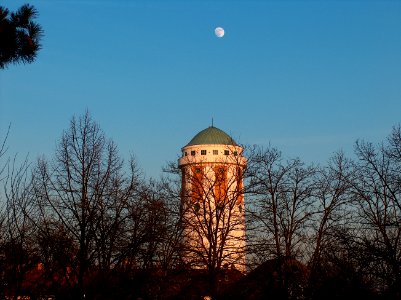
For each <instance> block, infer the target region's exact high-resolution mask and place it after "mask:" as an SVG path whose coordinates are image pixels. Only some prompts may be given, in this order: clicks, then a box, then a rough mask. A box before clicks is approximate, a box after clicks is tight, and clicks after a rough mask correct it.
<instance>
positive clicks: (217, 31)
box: [214, 27, 224, 38]
mask: <svg viewBox="0 0 401 300" xmlns="http://www.w3.org/2000/svg"><path fill="white" fill-rule="evenodd" d="M214 34H215V35H216V36H217V37H218V38H222V37H223V36H224V29H223V28H221V27H217V28H216V29H215V30H214Z"/></svg>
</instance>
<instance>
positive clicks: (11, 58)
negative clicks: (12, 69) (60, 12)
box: [0, 4, 43, 69]
mask: <svg viewBox="0 0 401 300" xmlns="http://www.w3.org/2000/svg"><path fill="white" fill-rule="evenodd" d="M37 15H38V12H37V10H36V9H35V7H34V6H32V5H29V4H25V5H23V6H21V7H20V8H19V9H18V10H17V11H16V12H12V13H10V11H9V10H8V9H7V8H5V7H2V6H0V69H3V68H5V67H6V66H7V65H8V64H10V63H14V64H15V63H32V62H33V61H34V60H35V58H36V56H37V53H38V51H39V50H40V48H41V44H40V40H41V38H42V35H43V30H42V27H41V26H40V25H39V24H37V23H36V22H34V19H35V18H36V17H37Z"/></svg>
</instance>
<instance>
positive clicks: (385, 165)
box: [353, 126, 401, 297]
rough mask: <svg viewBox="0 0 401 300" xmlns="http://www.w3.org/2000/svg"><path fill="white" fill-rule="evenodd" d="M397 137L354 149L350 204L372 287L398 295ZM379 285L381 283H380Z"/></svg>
mask: <svg viewBox="0 0 401 300" xmlns="http://www.w3.org/2000/svg"><path fill="white" fill-rule="evenodd" d="M400 137H401V134H400V126H398V127H395V128H394V129H393V132H392V134H391V135H390V136H389V138H388V140H387V143H382V144H381V145H378V146H374V145H373V144H372V143H368V142H364V141H358V142H357V143H356V146H355V151H356V154H357V155H358V159H359V160H358V162H357V163H356V165H355V169H356V179H355V181H354V186H353V188H354V195H353V199H354V203H355V205H356V207H357V209H358V216H359V223H360V226H359V235H358V237H359V241H360V243H362V244H363V246H364V250H365V251H366V253H367V254H369V256H370V259H369V260H368V261H366V262H365V263H366V264H369V265H370V272H371V275H374V276H376V278H377V280H378V282H379V284H378V286H377V287H376V288H378V289H380V290H388V292H389V293H392V294H393V295H395V296H398V297H399V296H400V293H401V291H400V286H401V184H400V183H401V180H400V179H401V177H400V171H401V156H400V149H401V142H400V141H401V139H400ZM380 282H381V283H380Z"/></svg>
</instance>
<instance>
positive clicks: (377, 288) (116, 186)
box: [0, 113, 401, 299]
mask: <svg viewBox="0 0 401 300" xmlns="http://www.w3.org/2000/svg"><path fill="white" fill-rule="evenodd" d="M2 141H4V142H2V143H1V147H0V158H1V159H2V160H1V162H2V164H1V166H0V180H1V181H0V182H1V187H2V190H1V193H0V197H1V201H0V297H1V298H4V297H5V296H11V297H12V296H16V295H30V296H32V297H38V296H39V295H56V297H57V299H79V298H81V299H83V298H85V299H116V298H119V297H120V298H124V297H125V298H127V299H136V298H138V297H142V298H144V299H178V298H179V296H178V295H180V289H181V290H182V289H185V288H188V287H189V286H190V285H191V284H194V282H195V279H190V278H191V277H190V276H191V273H190V269H191V267H192V266H191V263H190V261H188V260H185V261H183V260H182V257H181V255H182V253H183V251H188V249H185V248H183V245H182V243H181V242H182V240H183V238H185V232H184V231H183V230H182V225H183V224H184V223H185V224H190V223H191V222H189V221H190V220H185V218H183V214H182V211H183V207H182V205H181V196H182V190H181V179H180V172H179V170H178V169H177V166H176V165H174V164H172V165H170V166H169V167H168V168H167V169H168V172H167V173H165V174H166V175H165V176H164V177H162V178H161V179H159V180H146V179H145V177H144V175H143V174H142V171H141V170H140V169H139V167H138V166H137V164H136V162H135V160H134V158H130V160H129V161H128V162H125V161H123V159H122V158H121V156H120V155H119V153H118V149H117V146H116V144H115V143H114V142H113V141H112V140H110V139H108V138H107V137H106V136H105V134H104V133H103V131H102V130H101V129H100V127H99V125H98V124H97V123H96V122H95V121H94V120H93V119H92V118H91V116H90V114H89V113H85V114H84V115H82V116H80V117H74V118H72V120H71V122H70V125H69V127H68V129H67V130H65V131H64V132H63V133H62V135H61V138H60V140H59V141H58V143H57V148H56V151H55V154H54V156H53V157H51V158H46V157H41V158H39V159H38V160H37V161H36V162H29V161H28V160H25V161H24V162H23V163H21V164H19V165H18V164H17V163H16V162H15V160H13V159H8V158H7V153H6V150H7V149H6V148H7V147H6V144H7V143H6V139H4V138H3V139H2ZM246 153H247V154H246V156H247V160H248V162H247V166H246V168H245V169H244V176H245V185H244V186H243V187H241V190H238V189H236V193H237V194H236V195H234V196H235V197H234V198H235V201H233V202H232V203H234V204H235V205H238V200H237V198H238V197H242V194H243V195H244V196H245V209H246V212H245V218H246V222H247V224H246V230H247V231H246V238H247V243H246V250H247V256H246V263H247V268H248V272H250V276H251V274H253V272H257V270H258V269H260V268H262V267H263V266H267V265H268V266H273V267H272V269H269V270H271V273H269V272H264V274H263V277H262V278H264V279H258V280H266V281H267V280H269V282H270V283H269V284H268V285H264V284H263V282H262V281H261V282H258V285H257V286H259V287H260V289H261V290H260V291H258V295H259V296H258V297H257V296H254V297H253V298H252V296H250V295H251V292H250V291H249V289H248V294H241V293H238V294H237V295H236V296H237V299H265V298H267V297H269V298H272V299H301V298H302V299H328V298H329V299H330V298H331V299H338V298H350V297H365V298H370V299H385V298H386V299H397V298H399V297H400V287H401V241H400V236H401V127H400V126H397V127H394V128H393V130H392V133H391V134H390V135H389V136H388V138H387V139H386V140H385V141H383V143H381V144H379V145H373V144H371V143H369V142H365V141H357V142H356V144H355V154H356V155H355V158H353V159H350V158H347V157H346V156H345V155H344V154H343V153H341V152H340V153H337V154H335V155H334V156H333V157H332V158H331V159H330V160H329V162H328V163H327V164H326V165H323V166H319V165H313V164H306V163H305V162H303V161H302V160H301V159H298V158H297V159H291V158H286V157H284V156H283V155H282V153H281V152H280V151H278V150H277V149H275V148H273V147H267V148H263V147H259V146H256V147H248V148H247V149H246ZM208 178H209V177H208ZM194 180H195V178H194ZM216 182H217V183H213V185H210V186H211V187H213V188H211V193H212V192H218V193H220V194H222V195H226V193H225V192H224V191H220V190H219V189H216V186H217V184H218V181H216ZM219 187H220V185H219ZM220 194H219V195H220ZM224 203H225V202H224ZM227 203H231V202H227ZM207 204H208V203H206V202H205V203H203V202H200V204H199V205H205V207H206V206H207ZM234 204H233V205H234ZM233 207H234V206H233ZM235 207H236V206H235ZM191 209H196V210H198V209H199V211H201V212H202V211H203V210H202V209H203V207H202V206H200V207H199V208H197V206H191ZM197 213H198V214H199V212H198V211H194V214H195V215H196V214H197ZM192 221H193V223H196V220H192ZM200 225H201V224H197V225H196V228H198V229H202V227H201V226H200ZM206 225H207V224H206ZM234 227H235V226H234ZM224 228H228V229H227V230H229V228H230V226H227V227H224ZM193 232H195V228H194V231H193ZM195 233H196V232H195ZM229 235H230V232H228V233H227V236H229ZM222 243H225V240H224V241H223V242H222ZM218 246H219V247H222V249H223V248H224V247H226V248H225V249H227V247H228V248H230V247H232V244H230V242H229V241H228V242H227V244H223V245H220V244H219V245H218ZM210 249H212V248H210ZM219 249H220V248H219ZM189 250H190V249H189ZM212 250H213V249H212ZM234 251H235V249H234ZM198 254H199V255H198V257H202V256H201V255H202V253H198ZM199 264H202V260H199V259H198V260H196V267H199ZM201 267H202V266H201ZM209 267H210V266H209ZM204 268H205V269H207V268H208V261H207V260H205V265H204ZM220 269H223V266H221V265H219V264H216V265H214V267H213V276H215V278H216V284H220V283H221V282H224V281H225V280H224V278H223V280H222V281H220V279H218V278H219V277H218V276H217V275H216V274H218V272H219V271H220ZM216 276H217V277H216ZM245 278H246V277H245ZM217 279H218V280H217ZM250 280H251V279H250ZM221 284H222V283H221ZM224 284H225V285H227V284H228V283H227V282H226V283H224ZM234 287H235V285H234ZM255 289H257V288H255ZM263 289H264V290H263ZM217 290H218V291H219V293H220V292H221V293H220V294H219V293H217V294H216V296H219V295H220V296H221V297H222V298H224V291H223V290H222V289H218V287H217ZM233 290H234V289H233ZM244 291H246V289H242V290H241V292H244ZM206 292H207V291H205V294H206ZM205 294H204V295H205ZM186 295H188V294H186ZM129 297H131V298H129ZM180 297H181V299H185V296H180ZM231 298H233V299H234V298H235V297H231Z"/></svg>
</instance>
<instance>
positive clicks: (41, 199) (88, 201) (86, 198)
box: [34, 112, 136, 298]
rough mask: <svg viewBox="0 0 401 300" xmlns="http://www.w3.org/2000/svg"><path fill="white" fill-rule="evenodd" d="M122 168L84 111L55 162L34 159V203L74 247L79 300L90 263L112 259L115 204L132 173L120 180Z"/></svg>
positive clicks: (128, 190)
mask: <svg viewBox="0 0 401 300" xmlns="http://www.w3.org/2000/svg"><path fill="white" fill-rule="evenodd" d="M122 167H123V163H122V160H121V158H120V157H119V156H118V153H117V147H116V145H115V144H114V143H113V142H112V141H110V140H107V139H106V138H105V135H104V133H103V132H102V131H101V129H100V128H99V126H98V124H97V123H95V122H94V121H93V120H92V118H91V116H90V115H89V113H88V112H86V113H85V115H83V116H82V117H79V118H75V117H74V118H72V120H71V123H70V128H69V130H67V131H65V132H64V133H63V135H62V137H61V140H60V142H59V145H58V147H57V151H56V155H55V159H54V160H53V161H51V162H50V163H48V162H47V161H46V160H45V159H40V160H39V161H38V165H37V167H36V171H35V174H34V183H35V184H34V187H35V196H36V200H37V203H38V205H39V206H41V210H42V211H43V212H44V216H46V218H48V219H51V220H54V221H55V222H57V223H59V224H62V225H63V227H64V228H65V230H66V232H68V234H69V235H70V236H71V237H72V238H73V239H74V241H75V243H76V245H77V249H78V253H77V257H76V268H75V270H76V271H77V277H78V291H79V294H80V295H79V297H80V298H83V297H85V295H84V294H85V286H84V278H85V275H86V274H87V271H88V270H89V269H90V267H91V266H92V265H93V263H94V261H95V260H97V262H98V264H99V265H100V266H101V267H109V266H110V264H111V261H112V259H113V257H112V255H111V253H112V248H113V245H114V243H115V238H117V237H118V232H117V231H116V230H118V229H120V225H121V223H120V221H121V210H122V206H121V205H122V204H121V202H122V203H124V201H125V200H126V199H127V198H128V195H129V194H130V193H131V191H132V190H133V189H134V187H135V183H136V174H134V173H132V174H130V177H129V179H128V180H125V179H123V175H122ZM131 171H134V170H131ZM120 201H121V202H120Z"/></svg>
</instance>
